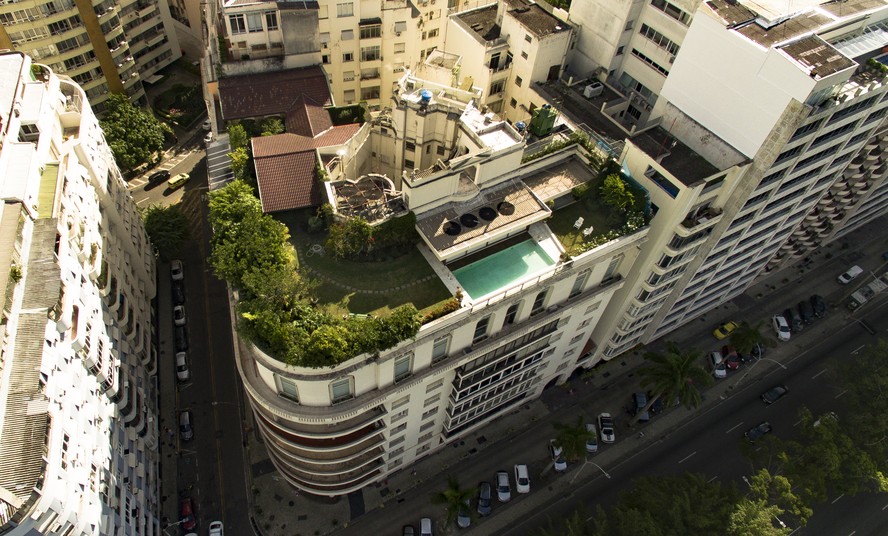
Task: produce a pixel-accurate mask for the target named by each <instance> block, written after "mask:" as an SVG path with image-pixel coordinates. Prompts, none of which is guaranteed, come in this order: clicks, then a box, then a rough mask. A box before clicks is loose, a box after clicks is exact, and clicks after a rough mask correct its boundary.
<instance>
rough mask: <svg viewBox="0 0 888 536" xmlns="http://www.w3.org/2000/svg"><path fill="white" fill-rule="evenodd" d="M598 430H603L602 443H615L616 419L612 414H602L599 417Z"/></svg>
mask: <svg viewBox="0 0 888 536" xmlns="http://www.w3.org/2000/svg"><path fill="white" fill-rule="evenodd" d="M598 429H599V430H601V442H602V443H613V442H614V441H616V439H617V437H616V433H615V432H614V418H613V417H611V414H610V413H600V414H599V415H598Z"/></svg>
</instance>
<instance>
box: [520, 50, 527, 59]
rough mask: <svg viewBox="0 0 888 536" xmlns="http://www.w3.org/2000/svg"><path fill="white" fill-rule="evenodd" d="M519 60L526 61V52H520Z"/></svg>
mask: <svg viewBox="0 0 888 536" xmlns="http://www.w3.org/2000/svg"><path fill="white" fill-rule="evenodd" d="M521 58H522V59H525V60H526V59H527V52H522V53H521Z"/></svg>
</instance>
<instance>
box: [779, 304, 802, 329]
mask: <svg viewBox="0 0 888 536" xmlns="http://www.w3.org/2000/svg"><path fill="white" fill-rule="evenodd" d="M783 318H785V319H786V323H787V324H789V329H791V330H792V332H793V333H798V332H800V331H802V327H803V325H804V324H802V318H801V317H800V316H799V315H798V313H794V312H793V311H792V308H790V309H786V310H785V311H783Z"/></svg>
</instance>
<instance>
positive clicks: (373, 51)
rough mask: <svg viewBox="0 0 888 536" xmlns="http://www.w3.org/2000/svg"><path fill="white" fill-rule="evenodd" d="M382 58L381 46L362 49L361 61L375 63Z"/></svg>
mask: <svg viewBox="0 0 888 536" xmlns="http://www.w3.org/2000/svg"><path fill="white" fill-rule="evenodd" d="M379 58H380V53H379V46H378V45H376V46H372V47H363V48H361V61H375V60H378V59H379Z"/></svg>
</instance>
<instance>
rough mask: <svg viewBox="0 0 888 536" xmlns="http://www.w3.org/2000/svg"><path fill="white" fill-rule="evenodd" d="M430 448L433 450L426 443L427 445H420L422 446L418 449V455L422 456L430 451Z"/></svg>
mask: <svg viewBox="0 0 888 536" xmlns="http://www.w3.org/2000/svg"><path fill="white" fill-rule="evenodd" d="M430 448H432V446H431V445H429V444H428V443H426V444H425V445H420V446H418V447H416V455H417V456H419V455H420V454H422V453H423V452H425V451H427V450H429V449H430Z"/></svg>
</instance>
